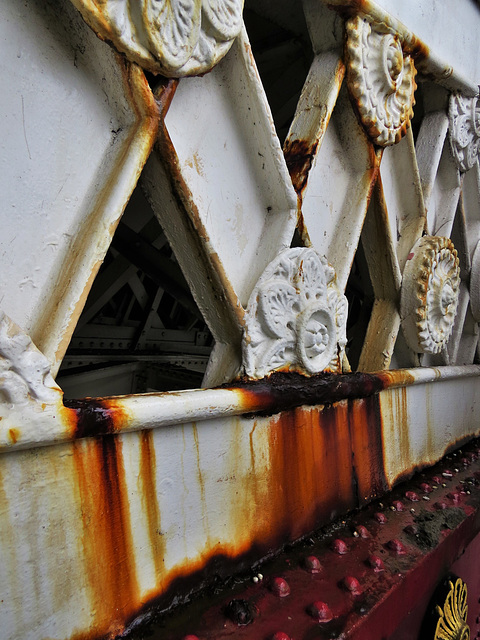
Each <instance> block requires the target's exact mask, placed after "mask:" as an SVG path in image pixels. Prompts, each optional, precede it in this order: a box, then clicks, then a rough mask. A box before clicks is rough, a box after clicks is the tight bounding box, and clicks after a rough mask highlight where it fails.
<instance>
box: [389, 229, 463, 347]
mask: <svg viewBox="0 0 480 640" xmlns="http://www.w3.org/2000/svg"><path fill="white" fill-rule="evenodd" d="M459 292H460V266H459V260H458V256H457V251H456V249H455V247H454V246H453V243H452V241H451V240H450V239H449V238H441V237H436V236H424V237H423V238H420V239H419V240H418V241H417V243H416V244H415V246H414V247H413V249H412V251H411V253H410V254H409V256H408V259H407V263H406V265H405V271H404V274H403V282H402V290H401V300H400V315H401V318H402V328H403V331H404V335H405V338H406V340H407V343H408V345H409V346H410V348H411V349H413V350H414V351H416V352H417V353H439V352H440V351H442V349H444V348H445V346H446V345H447V342H448V340H449V338H450V336H451V334H452V331H453V325H454V320H455V315H456V313H457V306H458V297H459Z"/></svg>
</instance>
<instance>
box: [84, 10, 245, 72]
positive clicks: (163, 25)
mask: <svg viewBox="0 0 480 640" xmlns="http://www.w3.org/2000/svg"><path fill="white" fill-rule="evenodd" d="M72 2H73V4H74V5H75V6H76V7H77V9H78V10H79V11H80V12H81V14H82V16H83V18H84V20H85V22H86V23H87V24H88V25H89V26H90V27H91V28H92V29H93V30H94V31H95V32H96V33H97V35H98V36H99V37H100V38H102V39H103V40H108V41H109V42H111V43H112V44H113V45H114V46H115V48H116V49H118V50H119V51H121V52H122V53H124V54H125V55H126V56H127V58H128V59H129V60H131V61H133V62H136V63H138V64H139V65H140V66H142V67H143V68H144V69H147V70H148V71H151V72H152V73H161V74H162V75H164V76H168V77H174V78H180V77H184V76H192V75H199V74H202V73H206V72H207V71H209V70H210V69H212V68H213V67H214V66H215V65H216V64H217V62H219V61H220V60H221V59H222V58H223V56H224V55H225V54H226V53H227V51H228V50H229V49H230V47H231V45H232V43H233V41H234V39H235V38H236V36H237V35H238V34H239V33H240V30H241V28H242V24H243V21H242V11H243V0H102V1H101V2H98V1H95V0H72Z"/></svg>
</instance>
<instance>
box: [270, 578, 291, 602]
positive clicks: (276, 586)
mask: <svg viewBox="0 0 480 640" xmlns="http://www.w3.org/2000/svg"><path fill="white" fill-rule="evenodd" d="M270 591H271V592H272V593H273V594H274V595H275V596H278V597H279V598H285V597H286V596H288V595H290V586H289V584H288V582H287V581H286V580H285V578H272V580H271V581H270Z"/></svg>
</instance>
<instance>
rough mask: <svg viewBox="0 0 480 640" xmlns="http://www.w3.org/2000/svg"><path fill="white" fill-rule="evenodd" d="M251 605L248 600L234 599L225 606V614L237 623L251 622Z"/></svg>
mask: <svg viewBox="0 0 480 640" xmlns="http://www.w3.org/2000/svg"><path fill="white" fill-rule="evenodd" d="M253 612H254V610H253V607H252V605H251V604H250V603H249V602H248V600H242V599H234V600H230V602H229V603H228V604H227V606H226V607H225V615H226V616H227V617H229V618H230V620H232V622H235V623H236V624H238V625H241V626H243V625H246V624H250V622H253V617H254V616H253Z"/></svg>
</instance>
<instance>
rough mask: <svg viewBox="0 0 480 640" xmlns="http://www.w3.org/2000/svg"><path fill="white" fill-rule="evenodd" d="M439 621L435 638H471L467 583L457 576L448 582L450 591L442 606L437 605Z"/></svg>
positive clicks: (468, 639) (450, 639) (438, 639)
mask: <svg viewBox="0 0 480 640" xmlns="http://www.w3.org/2000/svg"><path fill="white" fill-rule="evenodd" d="M436 613H437V615H438V622H437V626H436V629H435V635H434V640H470V628H469V626H468V624H467V613H468V606H467V585H466V584H465V582H464V581H463V580H461V579H460V578H457V580H456V581H455V582H453V580H450V581H449V582H448V593H447V596H446V598H445V602H444V603H443V605H442V606H440V605H437V607H436Z"/></svg>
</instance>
